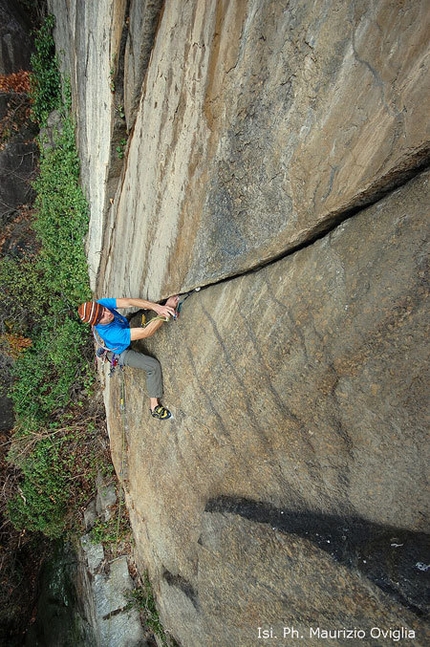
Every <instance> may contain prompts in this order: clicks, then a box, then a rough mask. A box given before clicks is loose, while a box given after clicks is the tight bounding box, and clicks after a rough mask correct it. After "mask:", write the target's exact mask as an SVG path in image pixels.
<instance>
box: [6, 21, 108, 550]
mask: <svg viewBox="0 0 430 647" xmlns="http://www.w3.org/2000/svg"><path fill="white" fill-rule="evenodd" d="M52 26H53V21H52V19H51V18H49V19H48V20H46V21H45V23H44V25H43V27H42V30H41V34H40V37H39V39H38V41H37V45H36V50H37V55H36V56H35V59H34V60H33V69H34V74H35V78H34V82H33V93H34V115H35V117H36V118H37V119H38V121H39V123H40V125H43V124H44V123H45V121H46V118H47V116H48V114H49V112H50V111H51V110H52V109H53V108H56V109H60V112H61V113H62V114H63V120H62V123H61V127H60V128H59V129H58V131H57V132H56V133H55V135H54V145H53V147H52V146H51V147H49V148H45V147H43V146H41V156H40V174H39V177H38V179H37V180H36V182H35V183H34V187H35V189H36V193H37V198H36V201H35V205H34V207H35V216H34V222H33V229H34V232H35V235H36V237H37V240H38V245H37V249H38V252H37V254H36V256H35V257H34V258H31V259H30V258H29V259H19V261H18V260H17V259H14V258H6V259H2V261H1V262H0V279H2V278H5V296H6V299H5V303H6V305H7V307H9V308H10V312H8V315H9V317H10V319H12V320H13V321H14V326H15V328H16V330H15V329H14V332H15V333H17V334H26V335H27V336H30V337H31V340H32V345H31V347H30V348H28V349H27V350H24V351H23V352H22V353H21V354H20V355H19V356H18V358H17V360H16V361H15V364H14V367H13V371H12V372H13V376H14V383H13V387H12V390H11V397H12V400H13V402H14V410H15V419H16V427H15V430H14V437H13V440H12V445H11V449H10V452H9V461H10V462H11V463H13V464H14V465H15V466H16V467H18V468H19V470H20V479H19V483H18V488H17V489H18V491H17V493H16V494H15V495H14V496H13V497H12V498H11V499H10V501H9V505H8V515H9V518H10V520H11V521H12V523H13V524H14V525H15V527H17V528H18V529H23V528H27V529H29V530H37V531H41V532H43V533H44V534H45V535H47V536H48V537H58V536H59V535H60V534H61V533H62V532H63V531H64V528H65V526H66V524H67V521H66V519H67V517H70V513H71V510H72V509H73V506H75V508H77V507H79V506H80V505H82V496H81V492H83V491H85V490H86V491H88V479H91V478H94V472H95V467H94V464H95V463H96V461H97V458H100V459H101V460H104V459H105V456H104V455H103V451H102V450H100V444H97V446H96V443H95V442H94V411H93V412H92V413H91V415H90V414H87V413H86V412H85V407H88V405H89V404H90V403H91V399H90V394H89V392H88V389H89V387H90V385H91V383H93V382H94V380H95V376H94V365H93V362H92V360H93V348H92V343H91V339H90V336H89V335H88V329H86V328H85V327H84V326H82V324H81V322H80V321H79V319H78V316H77V312H76V308H77V306H78V305H79V303H81V302H82V301H86V300H88V299H91V291H90V287H89V279H88V266H87V260H86V256H85V249H84V239H85V236H86V234H87V231H88V205H87V202H86V200H85V198H84V195H83V193H82V190H81V187H80V184H79V174H80V168H79V158H78V155H77V151H76V146H75V131H74V124H73V121H72V119H71V117H70V115H69V114H67V107H66V106H65V105H61V101H60V98H61V86H60V81H59V78H60V77H59V74H58V69H57V67H56V58H55V52H54V51H53V40H52V35H51V31H52ZM54 68H55V69H54ZM66 95H67V92H66ZM87 418H88V419H87ZM76 471H77V472H78V473H77V474H76Z"/></svg>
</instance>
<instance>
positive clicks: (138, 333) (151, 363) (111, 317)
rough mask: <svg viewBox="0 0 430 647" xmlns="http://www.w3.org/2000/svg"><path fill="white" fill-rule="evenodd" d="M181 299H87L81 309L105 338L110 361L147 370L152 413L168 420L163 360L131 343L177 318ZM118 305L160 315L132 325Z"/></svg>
mask: <svg viewBox="0 0 430 647" xmlns="http://www.w3.org/2000/svg"><path fill="white" fill-rule="evenodd" d="M178 302H179V297H178V296H173V297H169V299H167V301H166V303H165V304H164V305H160V304H158V303H152V301H146V300H145V299H99V300H98V301H87V302H86V303H83V304H82V305H80V306H79V308H78V313H79V316H80V318H81V320H82V321H83V322H84V323H88V324H90V325H91V326H93V328H94V330H95V331H96V333H97V334H98V335H99V336H100V337H101V339H102V340H103V343H104V347H105V348H106V349H107V351H108V359H109V360H110V361H112V360H113V359H115V360H117V361H118V364H119V365H120V366H131V367H132V368H140V369H143V370H144V371H145V372H146V386H147V390H148V395H149V398H150V410H151V415H152V416H153V417H154V418H158V420H167V419H168V418H170V417H171V415H172V414H171V413H170V411H169V410H168V409H166V407H163V405H162V404H161V403H160V398H161V396H162V394H163V379H162V374H161V366H160V363H159V361H158V360H157V359H155V358H154V357H150V356H148V355H144V354H143V353H138V352H136V351H134V350H132V349H131V348H130V344H131V342H132V341H136V340H138V339H146V338H147V337H151V335H153V334H154V333H155V332H156V331H157V330H158V329H159V328H160V327H161V326H162V325H163V323H164V322H165V321H168V320H169V319H170V317H175V316H176V307H177V305H178ZM117 308H120V309H121V308H142V309H144V310H153V311H154V312H155V313H156V315H157V316H156V317H154V318H153V319H151V320H150V321H149V322H148V323H147V324H146V325H145V327H143V328H141V327H139V328H130V324H129V322H128V320H127V319H126V318H125V317H124V316H123V315H121V314H120V313H119V312H118V311H117Z"/></svg>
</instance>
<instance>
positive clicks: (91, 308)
mask: <svg viewBox="0 0 430 647" xmlns="http://www.w3.org/2000/svg"><path fill="white" fill-rule="evenodd" d="M103 310H104V308H103V306H102V305H100V303H96V301H86V302H85V303H83V304H82V305H80V306H79V308H78V313H79V316H80V318H81V321H83V322H84V323H89V324H90V325H91V326H95V325H96V324H97V323H98V322H99V321H100V319H101V318H102V316H103Z"/></svg>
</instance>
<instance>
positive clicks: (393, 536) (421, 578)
mask: <svg viewBox="0 0 430 647" xmlns="http://www.w3.org/2000/svg"><path fill="white" fill-rule="evenodd" d="M205 512H209V513H214V512H218V513H224V514H225V513H230V514H236V515H239V516H241V517H244V518H245V519H249V520H250V521H254V522H256V523H264V524H268V525H270V526H271V527H272V528H273V530H277V531H279V532H282V533H285V534H291V535H296V536H298V537H301V538H303V539H307V540H309V541H311V542H312V543H313V544H315V545H316V546H317V547H318V548H319V549H321V550H324V551H325V552H326V553H329V554H330V555H331V557H332V558H333V559H334V560H335V561H336V562H339V563H340V564H342V565H344V566H347V567H348V568H350V569H351V570H357V571H359V572H360V573H361V574H362V575H365V576H366V577H367V578H369V580H371V581H372V582H373V583H374V584H376V585H377V586H378V587H379V588H381V589H382V590H383V591H384V592H385V593H387V594H389V595H390V596H391V597H392V598H394V599H395V600H396V601H397V602H399V603H400V604H402V605H403V606H405V607H406V608H408V609H409V610H410V611H412V612H414V613H415V614H416V615H418V616H421V617H423V616H427V615H428V611H429V606H430V605H429V602H430V587H429V584H430V542H429V535H428V534H426V533H424V532H412V531H409V530H404V529H400V528H395V527H392V526H384V525H380V524H376V523H373V522H370V521H367V520H365V519H361V518H360V517H351V516H350V517H348V516H336V515H327V514H322V513H320V514H319V513H317V512H309V511H306V512H298V511H291V510H284V509H278V508H275V507H274V506H272V505H271V504H270V503H264V502H259V501H252V500H248V499H241V498H236V497H219V498H216V499H212V500H210V501H209V502H208V503H207V505H206V509H205Z"/></svg>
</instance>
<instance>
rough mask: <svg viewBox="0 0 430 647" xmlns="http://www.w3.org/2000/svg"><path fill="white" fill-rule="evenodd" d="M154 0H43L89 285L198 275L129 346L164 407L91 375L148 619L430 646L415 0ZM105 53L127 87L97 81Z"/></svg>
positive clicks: (420, 80)
mask: <svg viewBox="0 0 430 647" xmlns="http://www.w3.org/2000/svg"><path fill="white" fill-rule="evenodd" d="M155 4H156V3H152V4H151V3H143V4H141V5H140V4H139V3H137V2H134V1H133V0H130V3H128V4H127V6H126V5H125V4H122V3H115V12H116V13H115V12H114V7H113V5H112V3H110V2H109V1H108V0H105V1H104V2H101V3H98V7H97V12H94V11H93V10H90V9H89V8H88V9H87V8H86V9H85V11H86V12H87V13H86V14H85V15H86V18H85V20H82V19H79V20H78V17H79V16H81V12H82V11H83V7H82V6H81V4H80V3H76V2H70V3H67V5H66V3H65V2H64V1H61V0H51V5H52V7H53V8H54V11H55V12H56V14H57V19H58V23H57V38H58V39H59V43H58V44H59V49H61V47H64V44H65V43H64V42H62V41H61V34H63V36H64V38H65V39H66V41H65V42H66V45H67V43H68V44H69V46H68V47H69V50H70V51H69V54H68V55H67V56H68V57H69V59H70V65H71V69H72V78H73V79H74V88H75V105H76V114H77V118H78V124H79V133H80V134H79V145H80V149H81V156H82V160H83V180H84V183H85V185H86V187H87V191H88V195H89V198H90V204H91V209H92V216H91V217H92V222H91V228H90V233H89V248H88V249H89V259H90V266H91V268H92V272H93V273H92V281H93V285H94V288H95V291H96V294H97V295H98V296H102V295H103V296H113V297H121V296H141V297H144V298H148V297H149V298H151V299H154V300H157V299H160V298H162V297H166V296H167V295H168V294H171V293H174V292H185V291H187V290H189V289H190V288H193V287H195V286H197V285H198V286H202V290H201V291H200V292H198V293H194V294H193V295H192V296H190V298H189V299H187V301H185V303H184V306H183V311H182V314H181V317H180V319H179V320H178V321H177V322H171V323H169V324H167V325H165V326H164V327H163V328H162V329H161V330H160V331H159V332H158V333H157V335H156V336H154V337H153V338H152V339H151V340H149V341H148V343H146V344H145V345H143V344H140V345H139V344H138V345H137V347H140V348H141V349H142V350H145V351H146V352H149V353H151V354H154V355H156V356H157V357H158V358H159V359H160V361H161V362H162V365H163V370H164V381H165V402H166V404H167V405H168V406H169V408H171V409H172V411H173V413H174V419H173V420H172V421H170V422H168V423H166V424H162V423H160V422H158V421H155V420H152V419H151V418H150V416H149V414H148V400H147V396H146V393H145V379H144V376H143V375H141V374H139V373H138V372H136V371H134V370H132V369H127V370H126V371H125V375H124V379H125V387H126V427H124V417H123V416H121V413H120V411H119V405H118V403H119V397H120V381H119V377H118V376H116V377H113V378H111V379H110V378H107V377H106V380H105V384H104V386H105V401H106V407H107V412H108V421H109V432H110V437H111V444H112V455H113V459H114V463H115V465H116V468H117V472H118V474H119V475H120V476H121V478H122V479H123V485H124V489H125V492H126V498H127V503H128V508H129V512H130V517H131V520H132V524H133V530H134V533H135V538H136V558H137V560H138V562H139V564H140V566H141V568H142V569H146V568H147V569H149V572H150V576H151V579H152V582H153V585H154V588H155V591H156V593H157V599H158V604H159V607H160V612H161V618H162V620H163V622H164V624H165V626H166V628H167V629H168V630H169V631H170V632H171V633H172V635H173V636H174V637H175V638H176V640H178V641H179V643H180V644H181V645H183V646H184V647H185V646H186V647H191V646H195V647H202V646H203V645H205V646H206V645H207V646H212V645H219V646H220V647H228V646H229V645H231V646H232V647H233V646H234V647H237V645H241V646H242V645H243V646H244V647H248V646H252V645H260V644H261V642H262V639H263V638H264V637H267V638H270V639H271V640H270V644H273V645H281V644H285V642H286V641H288V644H292V645H298V644H301V645H303V644H306V645H317V644H320V643H321V640H324V639H325V638H327V636H325V635H324V633H321V632H324V631H328V630H332V631H336V630H342V628H343V629H345V628H346V629H348V628H352V629H354V628H355V629H356V630H357V631H360V632H363V634H364V635H361V634H360V635H358V636H357V635H355V637H354V638H353V639H351V640H349V641H348V644H351V645H354V644H357V645H358V644H360V645H363V644H368V645H377V644H383V643H384V641H386V640H398V639H399V638H398V637H397V634H393V631H401V632H403V634H402V636H401V638H402V640H403V639H405V640H411V641H413V644H416V645H424V644H426V643H427V642H428V624H427V619H426V618H427V616H426V614H427V612H428V599H426V594H425V590H426V581H427V578H428V568H429V564H430V555H429V553H428V535H427V534H426V533H428V483H427V480H426V477H427V465H428V441H427V436H426V434H427V425H428V398H427V388H426V384H427V383H428V356H427V353H426V348H427V341H426V340H427V338H428V307H427V303H428V300H427V299H428V274H427V253H428V243H427V234H428V222H429V199H428V198H429V191H428V188H429V184H428V180H429V178H428V170H427V169H428V161H429V158H428V150H429V129H428V119H427V118H426V106H427V105H428V99H429V46H428V38H427V34H428V31H429V19H430V14H429V12H428V7H427V3H426V2H425V1H424V0H421V1H420V0H417V1H416V2H411V3H404V2H401V1H400V0H398V1H395V2H392V1H390V2H389V1H388V0H387V1H385V0H382V1H381V2H378V3H365V2H352V1H351V2H343V1H342V2H341V1H337V0H327V1H325V2H314V3H309V2H305V1H304V0H292V1H290V2H285V3H280V2H277V1H276V2H275V1H270V0H267V2H260V1H257V0H249V1H246V0H244V1H237V2H227V1H225V2H224V1H221V0H220V1H218V2H215V1H214V2H203V1H202V0H189V1H186V0H184V2H181V3H176V2H166V3H165V4H164V6H161V3H160V4H158V5H157V7H155ZM66 8H67V11H66V13H64V12H65V10H66ZM139 9H141V10H144V11H143V13H139ZM145 16H146V17H147V19H148V21H150V23H149V22H148V23H145ZM71 17H72V19H71V20H70V18H71ZM114 17H115V19H114ZM156 17H157V19H156ZM68 21H69V22H68ZM144 24H147V25H149V24H150V25H151V27H150V28H149V27H148V33H149V34H151V37H150V38H149V40H148V39H147V38H142V42H144V45H143V44H142V48H143V49H145V48H146V49H145V51H144V52H143V51H142V56H141V60H142V61H146V62H145V63H144V64H142V66H140V67H139V65H136V61H137V59H138V57H137V53H136V33H137V32H136V25H140V26H142V25H144ZM66 25H67V30H69V32H70V34H71V36H70V35H69V36H67V37H66V32H67V30H66V28H65V26H66ZM142 30H143V31H144V29H143V27H141V29H140V30H139V33H142ZM151 39H152V43H153V45H152V49H151V55H150V57H148V43H150V42H151ZM78 43H82V48H81V45H79V47H78ZM84 44H85V46H84ZM66 49H67V47H66ZM132 50H133V55H131V53H130V52H131V51H132ZM120 52H124V59H123V62H122V63H121V65H122V66H123V69H124V78H126V79H128V81H129V82H131V79H135V81H134V87H129V86H128V85H127V86H126V87H122V88H121V89H119V86H118V87H117V86H116V87H115V92H113V91H112V88H109V78H108V77H109V73H108V70H110V61H111V60H112V57H114V55H116V54H118V53H120ZM67 56H66V57H65V60H66V58H67ZM92 57H93V58H92ZM94 57H95V58H94ZM95 59H97V62H96V60H95ZM118 60H119V59H118ZM120 68H121V66H119V67H118V69H120ZM121 69H122V68H121ZM127 70H128V72H126V71H127ZM131 70H133V73H132V72H131ZM115 78H116V83H120V78H121V77H120V75H119V76H118V74H117V75H116V77H115ZM138 88H140V89H141V92H140V89H139V92H140V103H139V105H138V107H137V108H136V105H137V104H136V96H137V94H138ZM118 93H119V94H120V95H121V100H123V99H124V106H123V108H124V115H125V128H126V129H127V146H126V147H125V148H124V150H123V152H124V157H123V165H122V168H121V169H119V167H118V160H117V158H116V157H115V153H114V150H115V149H114V150H112V147H111V149H110V151H109V146H110V144H111V142H112V141H113V140H112V133H114V132H115V127H116V126H115V123H116V121H115V119H116V117H115V114H116V112H117V110H116V108H117V106H116V105H115V102H116V101H117V99H118ZM83 94H85V96H83ZM104 117H106V118H104ZM102 149H103V154H102ZM102 162H103V163H102ZM106 164H107V165H108V166H107V167H106ZM103 165H104V166H103ZM106 169H107V170H106ZM118 169H119V170H118ZM109 178H110V179H109ZM114 178H115V182H116V183H117V188H116V190H115V191H113V188H114V184H115V182H114V181H113V179H114ZM111 180H112V181H111ZM96 241H97V243H96ZM124 438H125V440H126V447H125V448H124V445H123V442H124ZM284 628H285V629H286V630H287V631H288V630H289V631H290V633H289V634H288V633H287V634H286V635H285V639H284ZM293 630H294V632H297V633H293ZM318 631H319V633H318ZM266 632H267V633H266ZM378 632H379V634H378ZM384 632H385V633H384ZM389 632H391V634H390V633H389ZM341 638H342V636H339V639H341Z"/></svg>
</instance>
